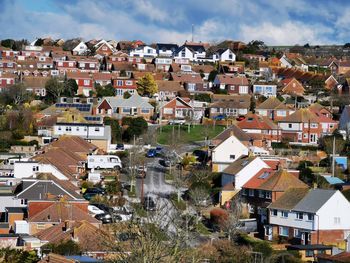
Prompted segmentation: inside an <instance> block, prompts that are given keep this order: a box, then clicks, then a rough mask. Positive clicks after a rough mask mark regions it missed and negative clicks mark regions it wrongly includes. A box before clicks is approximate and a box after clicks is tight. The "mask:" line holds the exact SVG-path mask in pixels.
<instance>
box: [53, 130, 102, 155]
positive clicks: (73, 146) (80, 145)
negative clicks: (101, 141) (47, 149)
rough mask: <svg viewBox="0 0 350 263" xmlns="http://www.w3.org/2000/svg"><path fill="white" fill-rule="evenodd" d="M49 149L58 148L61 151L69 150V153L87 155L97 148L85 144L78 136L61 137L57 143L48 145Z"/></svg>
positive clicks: (90, 144)
mask: <svg viewBox="0 0 350 263" xmlns="http://www.w3.org/2000/svg"><path fill="white" fill-rule="evenodd" d="M50 146H51V147H59V148H63V149H69V151H72V152H75V153H78V154H80V153H82V154H86V155H87V154H89V153H91V152H93V151H94V150H96V149H97V146H96V145H94V144H92V143H90V142H87V141H86V140H84V139H83V138H81V137H80V136H69V135H63V136H61V137H60V138H59V139H58V140H57V141H54V142H52V143H51V144H50Z"/></svg>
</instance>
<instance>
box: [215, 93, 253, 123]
mask: <svg viewBox="0 0 350 263" xmlns="http://www.w3.org/2000/svg"><path fill="white" fill-rule="evenodd" d="M212 101H213V102H212V104H211V105H210V106H209V108H210V118H216V117H217V116H220V115H221V116H234V117H238V116H244V115H246V114H247V113H248V111H249V107H250V95H220V94H214V95H213V97H212Z"/></svg>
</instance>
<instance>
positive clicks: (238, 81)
mask: <svg viewBox="0 0 350 263" xmlns="http://www.w3.org/2000/svg"><path fill="white" fill-rule="evenodd" d="M217 78H218V80H219V82H220V83H223V84H226V85H245V86H246V85H249V81H248V79H247V78H246V77H235V76H228V75H217Z"/></svg>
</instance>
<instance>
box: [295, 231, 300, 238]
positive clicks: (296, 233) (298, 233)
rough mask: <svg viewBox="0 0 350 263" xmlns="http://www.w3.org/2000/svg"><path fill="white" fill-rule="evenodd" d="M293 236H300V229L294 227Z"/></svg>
mask: <svg viewBox="0 0 350 263" xmlns="http://www.w3.org/2000/svg"><path fill="white" fill-rule="evenodd" d="M294 237H296V238H301V231H300V229H294Z"/></svg>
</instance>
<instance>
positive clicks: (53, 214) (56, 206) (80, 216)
mask: <svg viewBox="0 0 350 263" xmlns="http://www.w3.org/2000/svg"><path fill="white" fill-rule="evenodd" d="M66 220H72V221H87V222H89V223H92V224H99V222H100V221H98V220H97V219H96V218H94V217H92V216H90V215H89V214H88V213H87V212H85V211H84V210H82V209H81V208H79V207H78V206H76V205H74V204H69V203H68V204H67V203H66V202H61V201H57V202H52V204H51V205H49V206H48V207H47V208H45V209H43V210H42V211H40V212H38V213H36V214H34V215H33V216H31V215H30V210H29V213H28V221H29V222H62V221H66Z"/></svg>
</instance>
